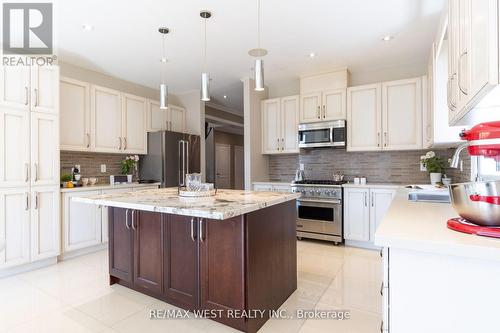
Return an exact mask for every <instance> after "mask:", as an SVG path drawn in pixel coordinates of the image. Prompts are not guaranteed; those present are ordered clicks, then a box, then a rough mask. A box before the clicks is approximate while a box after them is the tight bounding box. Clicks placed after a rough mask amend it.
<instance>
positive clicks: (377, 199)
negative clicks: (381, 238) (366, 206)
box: [370, 189, 396, 242]
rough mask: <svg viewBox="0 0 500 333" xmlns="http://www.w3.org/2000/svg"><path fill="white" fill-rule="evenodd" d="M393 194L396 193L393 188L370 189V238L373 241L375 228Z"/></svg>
mask: <svg viewBox="0 0 500 333" xmlns="http://www.w3.org/2000/svg"><path fill="white" fill-rule="evenodd" d="M394 195H396V191H395V190H390V189H370V240H371V241H372V242H373V241H375V230H377V228H378V226H379V225H380V222H381V221H382V218H383V217H384V215H385V213H386V212H387V210H388V209H389V206H390V205H391V202H392V199H393V198H394Z"/></svg>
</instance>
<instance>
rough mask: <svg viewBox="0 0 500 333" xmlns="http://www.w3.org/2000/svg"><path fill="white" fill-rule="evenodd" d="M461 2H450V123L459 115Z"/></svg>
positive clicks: (448, 90) (448, 96)
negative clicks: (458, 73)
mask: <svg viewBox="0 0 500 333" xmlns="http://www.w3.org/2000/svg"><path fill="white" fill-rule="evenodd" d="M459 29H460V26H459V0H450V1H448V30H447V32H448V76H449V77H448V86H447V92H448V94H447V99H448V110H449V113H448V117H449V121H450V123H451V122H452V121H453V119H454V118H455V117H456V116H457V114H458V109H459V106H458V91H459V89H458V77H457V76H458V75H457V72H458V58H459V55H460V50H459V45H458V41H459V39H458V38H459Z"/></svg>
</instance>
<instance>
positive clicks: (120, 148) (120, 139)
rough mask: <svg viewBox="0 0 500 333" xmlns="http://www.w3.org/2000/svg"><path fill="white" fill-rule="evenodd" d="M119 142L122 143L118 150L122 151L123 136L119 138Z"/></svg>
mask: <svg viewBox="0 0 500 333" xmlns="http://www.w3.org/2000/svg"><path fill="white" fill-rule="evenodd" d="M118 141H119V142H120V145H119V146H118V149H119V150H122V137H121V136H119V137H118Z"/></svg>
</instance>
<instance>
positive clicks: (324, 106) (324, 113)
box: [323, 105, 326, 118]
mask: <svg viewBox="0 0 500 333" xmlns="http://www.w3.org/2000/svg"><path fill="white" fill-rule="evenodd" d="M323 118H326V105H323Z"/></svg>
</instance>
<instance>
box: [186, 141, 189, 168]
mask: <svg viewBox="0 0 500 333" xmlns="http://www.w3.org/2000/svg"><path fill="white" fill-rule="evenodd" d="M186 173H189V140H188V141H186Z"/></svg>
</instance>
